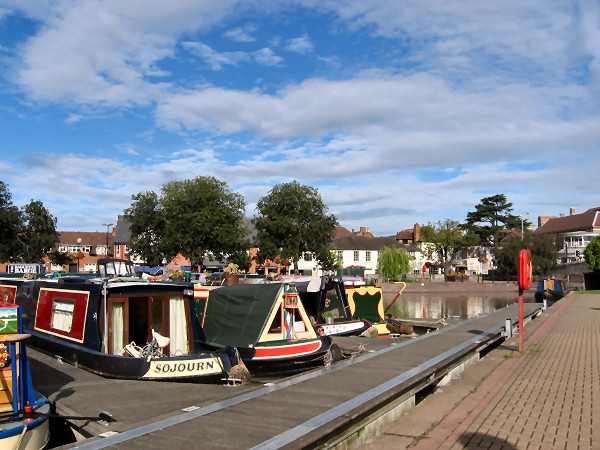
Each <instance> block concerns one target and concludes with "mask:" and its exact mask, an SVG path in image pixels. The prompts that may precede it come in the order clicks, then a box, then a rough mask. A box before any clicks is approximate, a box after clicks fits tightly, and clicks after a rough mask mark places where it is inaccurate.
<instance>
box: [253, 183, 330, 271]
mask: <svg viewBox="0 0 600 450" xmlns="http://www.w3.org/2000/svg"><path fill="white" fill-rule="evenodd" d="M256 210H257V212H258V216H257V217H255V218H254V219H253V221H254V226H255V228H256V244H257V245H258V247H259V253H258V259H259V260H260V261H266V260H271V261H274V260H275V259H276V258H277V257H281V258H282V259H284V260H285V259H288V260H290V261H292V262H294V261H298V260H299V259H300V257H301V256H302V254H303V253H304V252H312V253H314V254H315V255H316V256H317V258H319V257H321V258H325V257H326V253H325V252H324V251H326V250H327V249H328V244H329V242H330V241H331V238H332V237H333V233H334V231H335V227H336V226H337V225H338V221H337V218H336V217H335V216H334V215H333V214H329V213H328V208H327V206H325V204H324V203H323V200H322V199H321V195H320V194H319V192H318V190H317V189H315V188H313V187H310V186H303V185H301V184H300V183H298V182H297V181H293V182H291V183H283V184H278V185H276V186H275V187H273V189H271V191H269V193H268V194H267V195H266V196H264V197H262V198H261V199H260V200H259V201H258V203H257V205H256ZM319 263H321V264H322V263H323V261H320V260H319Z"/></svg>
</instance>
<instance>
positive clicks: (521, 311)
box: [519, 288, 524, 352]
mask: <svg viewBox="0 0 600 450" xmlns="http://www.w3.org/2000/svg"><path fill="white" fill-rule="evenodd" d="M523 334H524V333H523V289H521V288H519V352H522V351H523Z"/></svg>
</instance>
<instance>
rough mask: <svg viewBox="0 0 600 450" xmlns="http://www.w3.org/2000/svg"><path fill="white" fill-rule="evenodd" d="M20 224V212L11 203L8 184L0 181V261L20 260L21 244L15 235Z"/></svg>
mask: <svg viewBox="0 0 600 450" xmlns="http://www.w3.org/2000/svg"><path fill="white" fill-rule="evenodd" d="M21 224H22V218H21V212H20V211H19V208H17V207H16V206H15V205H13V203H12V196H11V194H10V191H9V189H8V185H7V184H6V183H4V182H2V181H0V261H3V262H12V261H19V260H20V253H21V246H20V244H19V241H18V239H17V236H18V234H19V230H20V229H21Z"/></svg>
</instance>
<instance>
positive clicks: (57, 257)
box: [48, 250, 77, 266]
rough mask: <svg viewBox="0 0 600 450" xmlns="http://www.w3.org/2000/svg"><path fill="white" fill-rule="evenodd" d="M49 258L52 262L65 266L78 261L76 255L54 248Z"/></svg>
mask: <svg viewBox="0 0 600 450" xmlns="http://www.w3.org/2000/svg"><path fill="white" fill-rule="evenodd" d="M48 259H49V260H50V262H51V263H52V264H54V265H57V266H65V265H67V264H74V263H76V262H77V258H75V256H74V255H70V254H68V253H63V252H59V251H58V250H52V251H51V252H49V253H48Z"/></svg>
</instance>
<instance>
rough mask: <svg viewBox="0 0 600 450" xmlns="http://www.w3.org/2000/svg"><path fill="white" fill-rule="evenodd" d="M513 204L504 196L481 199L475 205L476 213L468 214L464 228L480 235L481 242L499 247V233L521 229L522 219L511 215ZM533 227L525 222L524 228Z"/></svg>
mask: <svg viewBox="0 0 600 450" xmlns="http://www.w3.org/2000/svg"><path fill="white" fill-rule="evenodd" d="M511 211H512V203H509V202H508V200H507V198H506V196H505V195H504V194H497V195H494V196H491V197H485V198H482V199H481V203H480V204H478V205H475V211H473V212H469V213H467V220H466V222H465V224H464V228H465V229H466V230H467V231H469V232H472V233H475V234H477V235H479V237H480V238H481V242H482V243H485V244H491V245H493V246H494V247H496V246H497V243H498V241H499V233H500V231H501V230H504V229H509V230H510V229H520V228H521V217H519V216H515V215H513V214H512V213H511ZM529 225H531V224H530V223H529V222H528V221H527V220H523V227H528V226H529Z"/></svg>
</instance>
